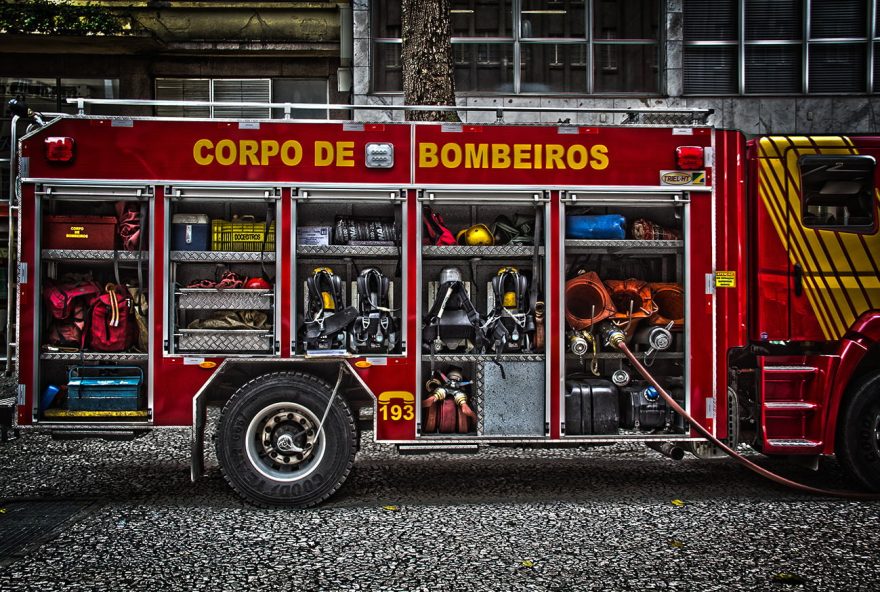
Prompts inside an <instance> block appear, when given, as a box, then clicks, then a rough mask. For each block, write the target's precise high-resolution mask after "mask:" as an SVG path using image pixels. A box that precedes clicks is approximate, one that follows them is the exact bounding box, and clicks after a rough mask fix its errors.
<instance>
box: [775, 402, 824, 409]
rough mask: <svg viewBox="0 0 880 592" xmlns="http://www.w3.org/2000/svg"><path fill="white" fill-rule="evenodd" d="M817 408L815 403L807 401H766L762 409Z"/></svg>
mask: <svg viewBox="0 0 880 592" xmlns="http://www.w3.org/2000/svg"><path fill="white" fill-rule="evenodd" d="M818 408H819V405H818V404H817V403H811V402H809V401H766V402H765V403H764V409H772V410H774V411H813V410H815V409H818Z"/></svg>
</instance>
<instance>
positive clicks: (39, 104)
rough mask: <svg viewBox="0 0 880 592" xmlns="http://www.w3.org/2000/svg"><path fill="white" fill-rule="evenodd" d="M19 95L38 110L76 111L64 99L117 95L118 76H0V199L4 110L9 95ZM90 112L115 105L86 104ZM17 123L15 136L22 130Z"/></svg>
mask: <svg viewBox="0 0 880 592" xmlns="http://www.w3.org/2000/svg"><path fill="white" fill-rule="evenodd" d="M15 98H20V99H22V100H24V102H25V103H26V104H27V106H28V107H30V108H31V109H33V110H34V111H36V112H38V113H76V110H77V107H76V105H75V104H74V105H72V104H69V103H68V102H67V99H118V98H119V80H118V79H115V78H14V77H10V78H3V77H0V105H3V110H2V113H0V201H7V200H8V199H9V176H10V174H11V173H10V170H9V159H10V149H11V146H10V140H11V136H12V130H11V127H10V125H11V121H12V117H11V115H9V114H8V113H7V112H6V108H5V107H6V104H7V103H8V102H9V101H10V99H15ZM85 109H86V113H89V114H91V115H117V114H119V113H121V110H122V108H121V107H119V106H116V105H86V106H85ZM24 127H25V126H24V125H23V124H20V126H19V129H18V133H19V138H20V137H21V134H22V133H23V132H24Z"/></svg>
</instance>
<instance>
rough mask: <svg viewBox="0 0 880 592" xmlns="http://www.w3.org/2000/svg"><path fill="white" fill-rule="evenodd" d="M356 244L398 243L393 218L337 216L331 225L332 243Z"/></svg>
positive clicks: (397, 233) (398, 238)
mask: <svg viewBox="0 0 880 592" xmlns="http://www.w3.org/2000/svg"><path fill="white" fill-rule="evenodd" d="M353 241H357V242H364V241H366V242H391V243H395V244H398V243H399V242H400V232H398V229H397V226H396V225H395V224H394V218H366V217H364V218H362V217H354V216H337V217H336V223H335V224H334V225H333V243H334V244H337V245H347V244H350V243H351V242H353Z"/></svg>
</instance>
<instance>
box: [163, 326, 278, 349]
mask: <svg viewBox="0 0 880 592" xmlns="http://www.w3.org/2000/svg"><path fill="white" fill-rule="evenodd" d="M177 336H178V342H177V350H178V351H180V352H199V353H202V352H208V353H214V352H271V351H272V340H273V339H274V335H273V334H272V333H271V330H270V331H267V330H264V329H253V330H252V329H228V330H222V329H178V335H177Z"/></svg>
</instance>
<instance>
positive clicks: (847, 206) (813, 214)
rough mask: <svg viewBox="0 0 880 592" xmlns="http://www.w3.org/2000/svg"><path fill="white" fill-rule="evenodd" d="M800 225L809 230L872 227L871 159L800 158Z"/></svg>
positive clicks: (812, 156)
mask: <svg viewBox="0 0 880 592" xmlns="http://www.w3.org/2000/svg"><path fill="white" fill-rule="evenodd" d="M798 164H799V165H800V169H801V186H802V193H803V196H802V197H803V222H804V226H809V227H811V228H829V229H833V230H852V231H860V230H861V231H870V230H872V229H873V228H874V168H875V166H876V161H875V160H874V158H873V157H872V156H826V155H809V156H802V157H801V158H800V160H799V161H798Z"/></svg>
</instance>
